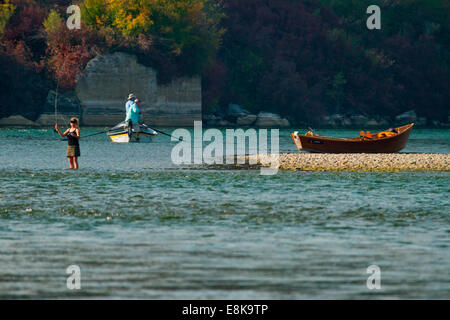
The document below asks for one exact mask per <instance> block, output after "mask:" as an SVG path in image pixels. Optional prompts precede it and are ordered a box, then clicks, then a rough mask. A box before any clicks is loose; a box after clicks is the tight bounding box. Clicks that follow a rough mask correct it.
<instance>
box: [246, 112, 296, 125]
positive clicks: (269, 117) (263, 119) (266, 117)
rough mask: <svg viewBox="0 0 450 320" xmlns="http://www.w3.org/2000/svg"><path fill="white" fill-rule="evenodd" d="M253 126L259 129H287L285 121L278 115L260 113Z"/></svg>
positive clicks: (286, 121) (287, 122)
mask: <svg viewBox="0 0 450 320" xmlns="http://www.w3.org/2000/svg"><path fill="white" fill-rule="evenodd" d="M255 125H256V126H257V127H260V128H284V127H289V126H290V123H289V121H288V120H287V119H284V118H281V117H280V116H279V115H278V114H275V113H270V112H260V113H259V114H258V118H257V119H256V122H255Z"/></svg>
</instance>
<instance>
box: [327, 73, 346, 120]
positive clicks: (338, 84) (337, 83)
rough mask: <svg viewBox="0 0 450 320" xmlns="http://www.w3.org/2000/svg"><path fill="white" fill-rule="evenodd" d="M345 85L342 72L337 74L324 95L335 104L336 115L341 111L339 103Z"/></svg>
mask: <svg viewBox="0 0 450 320" xmlns="http://www.w3.org/2000/svg"><path fill="white" fill-rule="evenodd" d="M346 83H347V80H346V79H345V76H344V74H343V73H342V72H339V73H337V74H336V75H335V76H334V78H333V80H332V81H331V86H330V89H329V90H328V91H326V95H327V96H329V97H330V98H331V99H332V100H333V102H334V103H335V104H336V110H335V112H336V113H339V112H340V111H341V110H339V109H340V107H341V102H342V98H343V97H344V86H345V84H346Z"/></svg>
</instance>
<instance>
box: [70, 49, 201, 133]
mask: <svg viewBox="0 0 450 320" xmlns="http://www.w3.org/2000/svg"><path fill="white" fill-rule="evenodd" d="M75 91H76V94H77V96H78V98H79V99H80V101H81V106H82V109H83V112H82V124H83V125H101V126H104V125H114V124H117V123H118V122H120V121H123V120H124V119H125V102H126V98H127V96H128V94H129V93H131V92H132V93H134V94H136V96H137V97H138V98H139V99H140V100H141V101H142V108H143V110H144V112H145V117H144V121H145V122H146V123H147V124H152V125H162V126H192V125H193V121H194V120H201V107H202V106H201V81H200V77H193V78H181V79H175V80H173V81H172V82H171V83H169V84H167V85H158V82H157V73H156V71H155V70H153V69H152V68H149V67H146V66H143V65H141V64H139V63H138V62H137V58H136V56H134V55H131V54H127V53H123V52H116V53H114V54H107V55H103V56H98V57H96V58H94V59H92V60H91V61H90V62H89V63H88V64H87V66H86V68H85V69H84V70H83V72H82V73H81V75H80V77H79V79H78V83H77V86H76V89H75Z"/></svg>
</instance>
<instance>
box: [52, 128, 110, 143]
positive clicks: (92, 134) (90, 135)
mask: <svg viewBox="0 0 450 320" xmlns="http://www.w3.org/2000/svg"><path fill="white" fill-rule="evenodd" d="M108 130H109V129H107V130H103V131H99V132H95V133H91V134H88V135H87V136H82V137H80V139H81V138H87V137H92V136H95V135H97V134H102V133H106V132H108ZM60 140H61V141H67V139H60Z"/></svg>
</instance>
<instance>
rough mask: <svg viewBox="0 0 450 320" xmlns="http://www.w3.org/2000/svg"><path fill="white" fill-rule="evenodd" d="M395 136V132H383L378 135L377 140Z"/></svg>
mask: <svg viewBox="0 0 450 320" xmlns="http://www.w3.org/2000/svg"><path fill="white" fill-rule="evenodd" d="M395 135H396V133H395V132H389V131H383V132H380V133H378V135H377V138H387V137H392V136H395Z"/></svg>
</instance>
